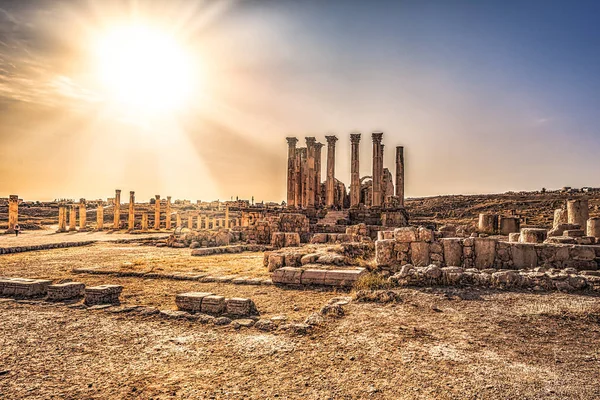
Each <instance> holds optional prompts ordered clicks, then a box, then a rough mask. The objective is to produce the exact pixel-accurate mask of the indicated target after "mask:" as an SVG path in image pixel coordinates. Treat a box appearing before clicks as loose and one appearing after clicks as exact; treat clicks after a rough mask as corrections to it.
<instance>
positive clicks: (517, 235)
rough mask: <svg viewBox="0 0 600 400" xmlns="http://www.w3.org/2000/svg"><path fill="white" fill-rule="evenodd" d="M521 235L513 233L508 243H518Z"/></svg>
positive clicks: (509, 236) (509, 235) (510, 234)
mask: <svg viewBox="0 0 600 400" xmlns="http://www.w3.org/2000/svg"><path fill="white" fill-rule="evenodd" d="M520 237H521V234H520V233H519V232H513V233H509V234H508V241H509V242H511V243H514V242H518V241H519V238H520Z"/></svg>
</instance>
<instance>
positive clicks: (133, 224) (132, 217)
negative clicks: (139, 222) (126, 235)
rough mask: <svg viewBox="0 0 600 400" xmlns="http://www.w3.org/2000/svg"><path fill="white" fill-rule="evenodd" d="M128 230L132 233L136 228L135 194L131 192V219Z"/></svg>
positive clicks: (129, 219) (128, 221)
mask: <svg viewBox="0 0 600 400" xmlns="http://www.w3.org/2000/svg"><path fill="white" fill-rule="evenodd" d="M127 228H128V229H129V230H130V231H132V230H133V229H134V228H135V192H134V191H131V192H129V218H128V219H127Z"/></svg>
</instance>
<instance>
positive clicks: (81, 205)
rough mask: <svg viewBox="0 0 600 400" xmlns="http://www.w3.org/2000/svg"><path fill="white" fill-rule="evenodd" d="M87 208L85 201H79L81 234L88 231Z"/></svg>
mask: <svg viewBox="0 0 600 400" xmlns="http://www.w3.org/2000/svg"><path fill="white" fill-rule="evenodd" d="M86 225H87V208H86V203H85V199H79V232H84V231H85V230H87V228H86Z"/></svg>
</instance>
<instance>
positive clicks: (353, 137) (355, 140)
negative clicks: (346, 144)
mask: <svg viewBox="0 0 600 400" xmlns="http://www.w3.org/2000/svg"><path fill="white" fill-rule="evenodd" d="M359 142H360V133H351V134H350V143H352V144H358V143H359Z"/></svg>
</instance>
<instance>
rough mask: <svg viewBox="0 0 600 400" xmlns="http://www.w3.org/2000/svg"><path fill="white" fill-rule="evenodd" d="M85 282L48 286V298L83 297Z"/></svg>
mask: <svg viewBox="0 0 600 400" xmlns="http://www.w3.org/2000/svg"><path fill="white" fill-rule="evenodd" d="M84 294H85V284H84V283H81V282H67V283H57V284H55V285H49V286H48V300H50V301H61V300H70V299H75V298H78V297H83V295H84Z"/></svg>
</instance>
